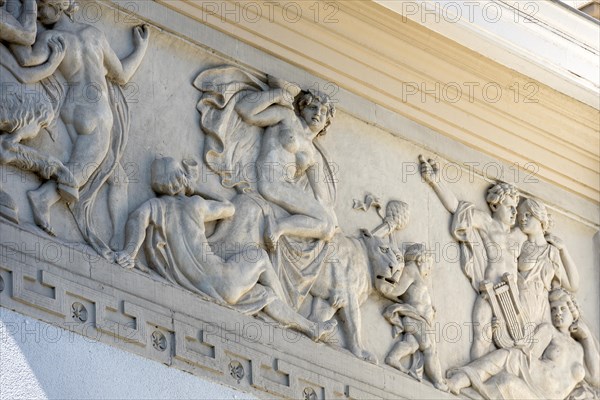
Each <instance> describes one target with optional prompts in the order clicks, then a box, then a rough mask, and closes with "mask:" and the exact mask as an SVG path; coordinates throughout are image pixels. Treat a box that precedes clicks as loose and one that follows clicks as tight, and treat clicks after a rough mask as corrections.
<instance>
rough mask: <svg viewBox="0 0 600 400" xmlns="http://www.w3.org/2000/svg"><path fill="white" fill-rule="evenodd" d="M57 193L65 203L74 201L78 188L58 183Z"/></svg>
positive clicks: (77, 194) (77, 196) (77, 195)
mask: <svg viewBox="0 0 600 400" xmlns="http://www.w3.org/2000/svg"><path fill="white" fill-rule="evenodd" d="M58 193H60V197H62V198H63V199H64V200H65V201H66V202H67V203H75V202H77V201H78V200H79V189H78V188H76V187H73V186H68V185H65V184H64V183H59V184H58Z"/></svg>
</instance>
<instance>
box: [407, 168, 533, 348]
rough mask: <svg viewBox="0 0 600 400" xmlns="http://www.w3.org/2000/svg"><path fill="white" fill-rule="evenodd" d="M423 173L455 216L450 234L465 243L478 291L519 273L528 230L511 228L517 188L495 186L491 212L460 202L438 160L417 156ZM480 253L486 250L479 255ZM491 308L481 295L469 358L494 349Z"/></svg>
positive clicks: (465, 255) (467, 262) (468, 266)
mask: <svg viewBox="0 0 600 400" xmlns="http://www.w3.org/2000/svg"><path fill="white" fill-rule="evenodd" d="M419 161H420V163H421V175H422V176H423V179H424V180H425V182H427V183H429V185H430V186H431V187H432V188H433V190H434V192H435V193H436V194H437V196H438V197H439V199H440V201H441V202H442V204H443V205H444V207H445V208H446V209H447V210H448V211H449V212H450V213H452V214H453V215H454V217H453V220H452V234H453V236H454V237H455V238H456V239H457V240H458V241H459V242H460V243H461V245H462V251H463V258H464V260H463V263H464V267H463V268H464V273H465V275H466V276H467V277H468V278H469V280H470V281H471V284H472V286H473V288H474V289H475V290H476V291H478V292H479V285H480V284H481V283H482V282H483V281H490V282H492V283H494V284H495V283H497V282H499V281H500V278H501V277H502V276H503V275H504V274H506V273H510V274H513V275H515V276H516V274H517V256H518V254H519V251H520V248H521V243H522V242H523V240H524V235H523V233H522V232H521V231H520V230H519V229H513V226H514V225H515V221H516V217H517V204H518V203H519V193H518V192H517V189H516V188H515V187H514V186H512V185H510V184H508V183H498V184H496V185H494V186H492V187H491V188H490V189H489V190H488V192H487V196H486V200H487V202H488V205H489V207H490V210H491V212H492V214H491V215H490V214H489V213H488V212H485V211H482V210H478V209H476V208H475V206H474V205H473V204H472V203H468V202H464V201H461V202H459V201H458V199H457V198H456V196H455V195H454V194H453V193H452V192H451V191H450V190H449V189H448V188H447V187H446V185H445V183H444V182H443V181H442V180H440V179H439V166H438V163H437V162H436V161H434V160H431V159H430V160H428V161H427V160H425V159H424V158H423V157H422V156H419ZM481 252H482V253H483V254H481ZM492 317H493V312H492V308H491V306H490V304H489V303H488V302H487V300H486V299H485V298H484V297H483V296H482V295H480V296H478V297H477V299H476V300H475V305H474V306H473V333H474V335H473V344H472V346H471V358H472V359H476V358H479V357H481V356H483V355H484V354H486V353H488V352H489V351H491V350H492V349H493V348H494V347H493V343H492V340H491V338H492V330H491V323H492Z"/></svg>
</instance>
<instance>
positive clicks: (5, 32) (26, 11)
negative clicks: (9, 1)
mask: <svg viewBox="0 0 600 400" xmlns="http://www.w3.org/2000/svg"><path fill="white" fill-rule="evenodd" d="M36 19H37V3H36V0H24V1H23V7H22V11H21V15H20V16H19V18H18V19H17V18H15V17H14V16H13V15H12V14H11V13H9V12H8V11H6V10H5V9H4V8H2V7H0V40H4V41H6V42H9V43H14V44H18V45H23V46H31V45H33V43H34V42H35V36H36V33H37V26H36Z"/></svg>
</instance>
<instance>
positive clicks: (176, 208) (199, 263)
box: [116, 158, 337, 340]
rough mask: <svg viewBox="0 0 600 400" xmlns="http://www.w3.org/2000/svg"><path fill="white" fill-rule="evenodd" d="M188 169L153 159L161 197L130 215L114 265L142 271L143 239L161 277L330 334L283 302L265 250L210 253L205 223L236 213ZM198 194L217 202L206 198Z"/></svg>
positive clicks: (326, 325) (330, 325) (317, 334)
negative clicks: (221, 254) (223, 254)
mask: <svg viewBox="0 0 600 400" xmlns="http://www.w3.org/2000/svg"><path fill="white" fill-rule="evenodd" d="M193 165H194V163H189V162H188V163H187V164H186V166H185V168H184V167H183V166H181V165H180V164H179V163H177V162H176V161H175V160H174V159H172V158H162V159H158V160H155V161H154V163H153V164H152V188H153V189H154V191H155V192H156V193H157V194H159V195H161V197H159V198H155V199H150V200H148V201H147V202H146V203H144V204H142V205H141V206H140V207H139V208H138V209H137V210H135V211H134V212H133V213H132V214H131V216H130V217H129V220H128V222H127V226H126V237H125V243H126V247H125V249H124V250H122V251H120V252H117V253H116V260H117V262H118V263H119V264H121V265H122V266H124V267H126V268H132V267H133V266H134V265H137V266H138V267H140V268H141V269H143V270H146V269H145V268H144V267H143V266H141V264H140V263H139V262H138V263H135V260H136V258H137V256H138V252H139V250H140V249H141V247H142V245H143V244H144V242H145V241H146V244H147V246H146V258H147V259H148V262H149V264H150V267H151V268H152V270H153V271H155V272H157V273H158V274H159V275H161V276H162V277H163V278H165V279H167V280H169V281H171V282H173V283H176V284H178V285H181V286H183V287H185V288H187V289H188V290H191V291H194V292H196V293H199V294H201V295H204V296H207V297H208V298H210V299H212V300H216V301H217V302H220V303H221V304H227V305H231V306H234V307H235V308H238V309H239V310H240V311H242V312H246V313H249V314H255V313H256V312H258V311H261V310H262V311H264V312H265V313H266V314H267V315H269V316H270V317H272V318H273V319H275V320H277V321H278V322H279V323H281V324H282V325H283V326H286V327H293V328H295V329H297V330H299V331H300V332H302V333H304V334H306V335H308V336H309V337H311V338H312V339H313V340H319V339H320V338H321V337H323V336H325V335H328V334H330V333H331V332H332V331H333V329H334V328H335V326H336V325H337V322H336V321H325V322H323V323H314V322H311V321H308V320H307V319H306V318H303V317H302V316H301V315H300V314H298V313H296V312H295V311H294V310H292V309H291V308H290V307H289V306H288V305H287V304H286V303H285V302H284V301H282V299H283V298H284V296H285V295H284V293H283V289H282V287H281V285H280V283H279V280H278V277H277V274H276V273H275V271H274V269H273V266H272V265H271V262H270V261H269V258H268V256H267V254H266V252H265V251H264V250H262V249H258V248H257V249H254V250H256V251H250V252H249V253H243V254H236V255H232V256H231V257H230V258H229V259H228V260H223V259H222V258H221V257H219V256H217V255H216V254H214V253H213V252H212V250H211V248H210V246H209V245H208V240H207V238H206V234H205V226H204V224H205V223H206V222H210V221H216V220H220V219H224V218H229V217H231V216H233V214H234V213H235V209H234V207H233V205H232V204H231V203H230V202H229V201H227V200H225V199H222V198H220V196H218V195H216V194H214V193H212V192H210V191H208V190H207V189H206V188H200V187H198V186H197V185H196V184H195V179H194V174H193V173H191V171H190V170H191V168H190V166H193ZM196 166H197V164H196ZM200 194H201V195H203V196H206V197H210V198H213V199H218V201H215V200H205V199H204V198H203V197H201V196H200ZM148 228H151V229H150V230H149V231H148Z"/></svg>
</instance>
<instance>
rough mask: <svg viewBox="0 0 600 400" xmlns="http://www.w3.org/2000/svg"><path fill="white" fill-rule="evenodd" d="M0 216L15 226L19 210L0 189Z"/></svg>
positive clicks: (11, 199) (17, 221)
mask: <svg viewBox="0 0 600 400" xmlns="http://www.w3.org/2000/svg"><path fill="white" fill-rule="evenodd" d="M0 215H2V216H3V217H4V218H6V219H7V220H9V221H11V222H14V223H15V224H18V223H19V209H18V207H17V204H16V203H15V201H14V200H13V198H12V197H11V196H10V195H9V194H8V193H6V192H5V191H4V190H2V189H0Z"/></svg>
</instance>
